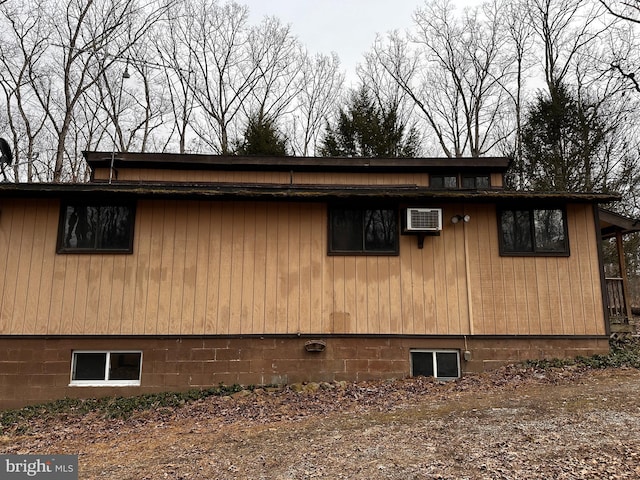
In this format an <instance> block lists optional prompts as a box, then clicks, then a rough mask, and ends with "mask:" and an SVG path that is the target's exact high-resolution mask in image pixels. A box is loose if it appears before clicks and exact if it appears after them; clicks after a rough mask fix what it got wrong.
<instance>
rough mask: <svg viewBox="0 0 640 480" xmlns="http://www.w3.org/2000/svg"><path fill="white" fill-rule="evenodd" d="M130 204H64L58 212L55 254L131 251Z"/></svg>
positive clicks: (133, 209)
mask: <svg viewBox="0 0 640 480" xmlns="http://www.w3.org/2000/svg"><path fill="white" fill-rule="evenodd" d="M134 218H135V206H134V204H133V203H106V202H82V203H81V202H65V203H63V204H62V208H61V212H60V226H59V232H58V252H59V253H78V252H113V253H130V252H131V251H132V250H133V225H134Z"/></svg>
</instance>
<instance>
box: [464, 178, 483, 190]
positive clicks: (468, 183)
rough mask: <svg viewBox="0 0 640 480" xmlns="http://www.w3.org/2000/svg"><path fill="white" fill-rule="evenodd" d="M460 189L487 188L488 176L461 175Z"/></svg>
mask: <svg viewBox="0 0 640 480" xmlns="http://www.w3.org/2000/svg"><path fill="white" fill-rule="evenodd" d="M462 188H471V189H484V188H489V175H463V176H462Z"/></svg>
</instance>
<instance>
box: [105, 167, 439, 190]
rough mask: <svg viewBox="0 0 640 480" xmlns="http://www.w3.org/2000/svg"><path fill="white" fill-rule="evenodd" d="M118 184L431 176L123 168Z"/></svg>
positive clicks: (422, 178) (366, 181)
mask: <svg viewBox="0 0 640 480" xmlns="http://www.w3.org/2000/svg"><path fill="white" fill-rule="evenodd" d="M94 178H95V179H96V180H108V179H109V169H107V168H99V169H96V171H95V173H94ZM115 181H116V182H117V181H133V182H139V181H151V182H153V181H156V182H197V183H208V182H216V183H218V182H220V183H267V184H269V183H273V184H289V183H292V184H294V185H310V184H315V185H419V186H427V185H428V182H429V179H428V175H427V174H420V173H350V174H344V173H337V172H336V173H332V172H291V173H290V172H264V171H248V172H227V171H198V170H163V169H138V168H123V169H121V170H119V171H118V174H117V180H115Z"/></svg>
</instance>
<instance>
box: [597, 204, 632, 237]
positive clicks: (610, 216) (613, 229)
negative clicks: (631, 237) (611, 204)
mask: <svg viewBox="0 0 640 480" xmlns="http://www.w3.org/2000/svg"><path fill="white" fill-rule="evenodd" d="M598 218H599V220H600V223H602V222H605V223H608V224H610V226H608V227H601V232H602V238H610V237H613V236H615V235H616V233H617V232H620V233H621V234H622V235H627V234H629V233H634V232H640V219H637V218H632V217H627V216H625V215H621V214H619V213H616V212H613V211H611V210H607V209H605V208H600V209H599V210H598Z"/></svg>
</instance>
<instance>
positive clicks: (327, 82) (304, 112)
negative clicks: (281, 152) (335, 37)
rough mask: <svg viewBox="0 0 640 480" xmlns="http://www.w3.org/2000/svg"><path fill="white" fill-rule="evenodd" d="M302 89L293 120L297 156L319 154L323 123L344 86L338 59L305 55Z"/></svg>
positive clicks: (292, 126)
mask: <svg viewBox="0 0 640 480" xmlns="http://www.w3.org/2000/svg"><path fill="white" fill-rule="evenodd" d="M303 58H304V61H303V64H302V67H301V75H302V80H301V85H302V89H301V91H300V92H299V94H298V96H297V99H296V104H297V108H296V109H295V110H294V111H293V112H292V113H291V115H289V116H288V118H290V120H291V121H290V128H291V133H290V139H291V147H292V148H293V150H294V153H295V154H297V155H302V156H308V155H311V154H315V152H316V147H317V143H318V140H319V135H320V133H321V131H322V128H323V123H324V122H325V119H326V117H327V116H328V115H330V113H331V112H332V111H333V110H334V108H335V105H336V102H337V100H338V98H339V95H340V92H341V90H342V85H343V83H344V74H343V73H341V72H340V60H339V59H338V57H337V55H336V54H335V53H334V54H331V55H320V54H318V55H315V56H313V57H310V56H308V55H307V54H305V55H304V57H303Z"/></svg>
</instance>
